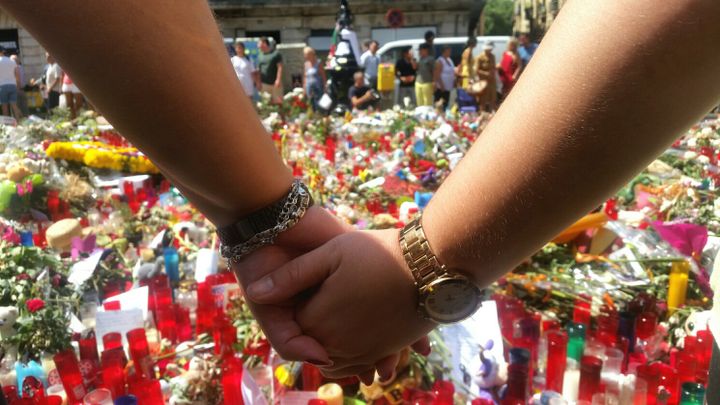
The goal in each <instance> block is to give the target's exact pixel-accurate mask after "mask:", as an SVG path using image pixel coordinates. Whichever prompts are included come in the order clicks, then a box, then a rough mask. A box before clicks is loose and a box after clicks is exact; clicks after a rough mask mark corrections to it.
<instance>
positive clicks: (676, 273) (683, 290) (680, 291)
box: [667, 260, 690, 315]
mask: <svg viewBox="0 0 720 405" xmlns="http://www.w3.org/2000/svg"><path fill="white" fill-rule="evenodd" d="M689 273H690V264H689V263H688V262H687V261H686V260H683V261H679V262H673V264H672V268H671V269H670V277H669V280H668V295H667V306H668V315H672V313H673V312H675V311H676V310H677V309H678V308H680V307H681V306H683V305H685V296H686V295H687V287H688V275H689Z"/></svg>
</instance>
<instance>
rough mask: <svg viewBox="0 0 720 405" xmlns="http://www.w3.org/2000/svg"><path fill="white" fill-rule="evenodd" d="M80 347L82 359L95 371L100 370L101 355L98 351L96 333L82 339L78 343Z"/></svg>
mask: <svg viewBox="0 0 720 405" xmlns="http://www.w3.org/2000/svg"><path fill="white" fill-rule="evenodd" d="M78 345H79V347H80V359H81V360H86V361H89V362H90V363H91V364H92V365H93V367H95V370H99V369H100V355H99V354H98V350H97V339H95V332H90V333H88V334H87V336H85V337H84V338H83V337H81V338H80V340H79V341H78Z"/></svg>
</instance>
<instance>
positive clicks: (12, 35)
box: [0, 29, 20, 55]
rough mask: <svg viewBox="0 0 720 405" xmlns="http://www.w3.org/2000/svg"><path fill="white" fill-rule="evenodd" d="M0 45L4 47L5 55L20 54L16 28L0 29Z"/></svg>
mask: <svg viewBox="0 0 720 405" xmlns="http://www.w3.org/2000/svg"><path fill="white" fill-rule="evenodd" d="M0 45H1V46H2V47H3V48H5V54H6V55H12V54H18V55H19V54H20V45H19V43H18V30H16V29H11V30H0Z"/></svg>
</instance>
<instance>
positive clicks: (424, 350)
mask: <svg viewBox="0 0 720 405" xmlns="http://www.w3.org/2000/svg"><path fill="white" fill-rule="evenodd" d="M410 347H412V349H413V350H415V352H416V353H418V354H421V355H423V356H425V357H427V356H429V355H430V352H431V351H432V348H431V347H430V339H428V337H427V336H423V337H422V338H421V339H420V340H418V341H417V342H415V343H413V344H412V346H410Z"/></svg>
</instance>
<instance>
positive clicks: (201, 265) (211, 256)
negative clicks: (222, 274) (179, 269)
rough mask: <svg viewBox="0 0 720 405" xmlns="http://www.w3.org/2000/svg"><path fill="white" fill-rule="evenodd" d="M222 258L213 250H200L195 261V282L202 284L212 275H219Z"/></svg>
mask: <svg viewBox="0 0 720 405" xmlns="http://www.w3.org/2000/svg"><path fill="white" fill-rule="evenodd" d="M219 260H220V257H219V256H218V253H217V251H215V250H213V249H200V250H198V252H197V258H196V259H195V281H197V282H198V283H202V282H204V281H205V278H206V277H207V276H209V275H211V274H215V273H217V268H218V261H219Z"/></svg>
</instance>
